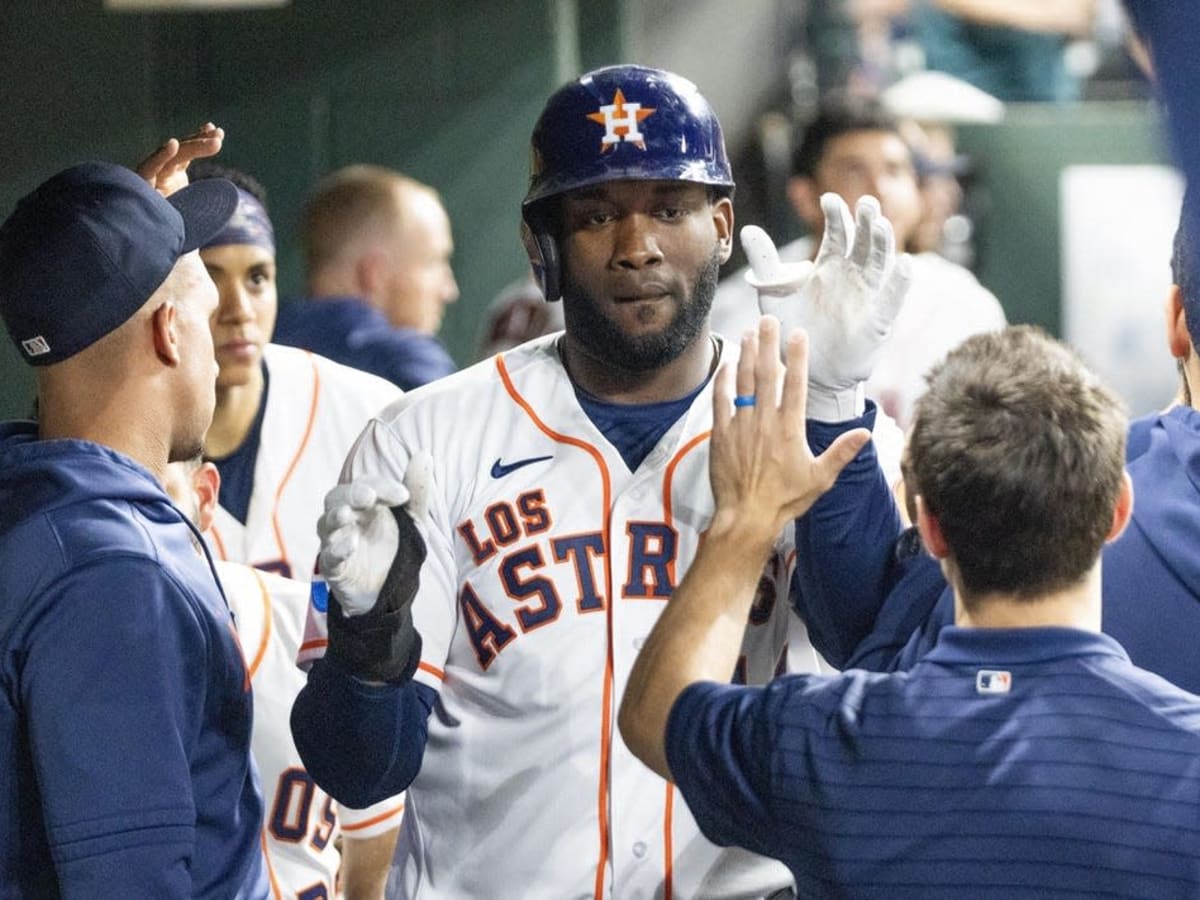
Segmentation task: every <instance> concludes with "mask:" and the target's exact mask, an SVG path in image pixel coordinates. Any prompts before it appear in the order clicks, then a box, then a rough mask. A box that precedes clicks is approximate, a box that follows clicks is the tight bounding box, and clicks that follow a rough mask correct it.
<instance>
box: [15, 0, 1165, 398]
mask: <svg viewBox="0 0 1200 900" xmlns="http://www.w3.org/2000/svg"><path fill="white" fill-rule="evenodd" d="M805 6H806V4H805V3H804V2H796V0H791V2H789V0H737V2H728V0H292V2H291V3H290V4H289V5H288V6H286V7H282V8H278V9H267V10H253V11H239V12H204V13H197V12H180V13H113V12H108V11H106V10H105V9H104V8H103V5H102V2H101V0H0V117H2V121H3V123H4V125H3V129H2V132H3V139H2V140H0V216H6V215H7V214H8V212H9V211H11V209H12V207H13V206H14V204H15V203H16V201H17V199H18V198H19V197H20V196H22V195H23V194H24V193H26V192H28V191H29V190H31V189H32V188H33V187H34V186H35V185H36V184H37V183H38V182H39V181H41V180H43V179H44V178H46V177H48V176H49V175H50V174H52V173H53V172H54V171H56V170H58V169H60V168H63V167H65V166H67V165H69V164H71V163H74V162H78V161H81V160H84V159H88V158H106V159H111V160H114V161H117V162H122V163H126V164H129V165H133V164H135V163H136V162H137V161H138V160H139V159H140V158H141V157H142V156H143V155H145V153H146V152H148V151H149V150H150V149H151V148H153V147H155V146H157V145H158V143H160V142H161V141H162V139H164V138H165V137H167V136H169V135H172V134H174V135H182V134H184V133H186V132H187V131H189V130H191V129H192V128H193V127H194V126H195V125H197V124H199V123H200V122H202V121H204V120H206V119H211V120H212V121H215V122H217V123H218V124H220V125H222V126H223V127H224V128H225V129H226V132H227V140H226V146H225V150H224V151H223V153H222V157H223V158H224V160H225V161H227V162H228V163H229V164H231V165H234V166H237V167H239V168H243V169H245V170H246V171H248V172H250V173H251V174H253V175H255V176H256V177H258V178H259V179H260V180H261V181H263V182H264V184H265V185H266V186H267V188H268V190H269V191H270V204H271V214H272V218H273V220H274V222H275V226H276V231H277V237H278V240H279V254H278V258H279V265H280V277H279V280H280V298H281V302H283V301H285V300H286V298H287V297H288V296H289V295H292V294H293V293H295V292H297V291H299V290H300V288H301V283H300V259H299V253H298V247H297V244H296V242H295V240H294V239H293V238H292V231H293V226H294V223H295V218H296V214H297V211H298V209H299V206H300V203H301V202H302V199H303V196H304V194H305V192H306V190H307V189H308V188H309V186H310V185H311V184H312V183H313V181H315V179H316V178H317V177H319V176H320V175H321V174H323V173H325V172H327V171H329V170H330V169H333V168H336V167H338V166H341V165H345V164H348V163H351V162H375V163H380V164H383V165H387V166H391V167H393V168H397V169H400V170H402V171H405V172H407V173H409V174H411V175H413V176H415V177H416V178H419V179H421V180H423V181H426V182H429V183H430V184H432V185H434V186H435V187H437V188H438V189H439V190H440V192H441V193H442V196H443V199H444V201H445V203H446V207H447V210H448V211H449V213H450V217H451V220H452V222H453V226H454V236H455V242H456V253H455V257H454V268H455V272H456V275H457V276H458V280H459V284H460V287H461V290H462V297H461V299H460V300H459V302H458V303H457V304H455V305H454V306H453V307H451V308H450V310H449V312H448V314H447V317H446V321H445V325H444V327H443V332H442V336H443V338H444V340H445V341H446V343H447V345H448V346H449V348H450V350H451V353H452V354H453V355H454V356H455V358H456V359H457V360H458V362H459V363H460V364H467V363H469V362H471V361H472V360H473V356H474V351H475V345H476V341H477V337H478V329H479V317H480V313H481V312H482V310H483V308H484V307H485V306H486V304H487V303H488V302H489V301H490V299H491V298H492V297H493V296H494V295H495V294H496V293H497V292H498V291H499V290H500V289H501V288H502V287H503V286H504V285H506V284H507V283H509V282H510V281H512V280H514V279H516V278H518V277H520V276H521V275H522V274H523V272H524V271H525V262H524V258H523V253H522V250H521V247H520V242H519V239H518V236H517V225H518V221H519V211H518V210H519V203H520V199H521V196H522V195H523V193H524V188H525V180H526V175H527V152H528V151H527V141H528V136H529V132H530V130H531V129H532V125H533V122H534V120H535V119H536V117H537V113H538V112H539V110H540V109H541V106H542V104H543V103H544V101H545V98H546V97H547V96H548V95H549V93H550V92H551V91H552V90H553V89H554V88H555V87H556V86H557V85H558V84H559V83H561V82H562V81H563V80H565V79H566V78H568V77H571V76H572V75H574V74H576V73H578V72H579V71H583V70H586V69H589V68H593V67H595V66H599V65H606V64H610V63H614V62H633V61H636V62H641V63H646V64H650V65H660V66H664V67H667V68H671V69H674V70H675V71H678V72H680V73H681V74H684V75H686V76H688V77H690V78H692V79H693V80H694V81H696V82H697V84H698V85H699V86H700V88H701V90H702V91H703V92H704V93H705V94H706V95H707V96H708V97H709V98H710V99H711V100H712V101H713V104H714V106H715V107H716V109H717V112H718V114H719V115H720V117H721V120H722V122H723V124H724V125H725V127H726V131H727V139H728V143H729V149H730V152H731V155H732V156H733V157H734V160H735V172H736V173H738V180H739V190H738V198H737V199H738V209H739V212H738V215H739V220H740V221H741V222H742V223H746V222H750V221H758V222H762V223H764V224H767V225H768V227H773V228H774V230H775V233H776V234H777V235H779V237H780V240H781V241H782V239H783V238H784V237H786V236H787V232H788V231H789V230H794V223H790V222H786V221H782V220H780V218H779V213H778V206H777V204H776V205H774V206H773V205H772V203H771V202H770V199H769V198H767V199H764V197H763V191H762V185H761V176H760V175H759V172H758V170H757V169H756V168H755V166H754V165H753V163H752V161H750V160H749V159H748V158H747V151H746V150H745V148H746V147H747V145H748V144H750V143H752V141H753V139H754V137H755V134H756V128H757V126H758V122H759V116H760V114H761V113H763V112H764V111H765V110H767V109H769V108H772V107H774V108H778V107H780V106H781V104H786V103H787V101H788V99H789V98H788V97H787V96H786V93H787V91H788V90H790V89H792V88H791V87H789V86H788V78H787V75H788V71H789V67H791V66H794V64H795V62H796V47H797V40H796V36H797V29H798V28H799V27H800V23H801V20H802V19H803V16H804V12H805ZM1158 129H1159V125H1158V121H1157V114H1156V111H1155V110H1154V109H1153V108H1152V106H1151V105H1150V104H1148V103H1119V104H1081V105H1078V106H1074V107H1053V108H1032V107H1028V108H1022V107H1012V108H1011V109H1010V111H1009V114H1008V116H1007V117H1006V120H1005V121H1004V122H1003V123H1002V124H999V125H995V126H986V127H985V126H975V127H972V128H970V129H965V130H963V132H962V133H961V145H962V147H963V148H964V149H966V150H968V151H970V152H971V153H972V154H973V155H974V156H975V158H976V160H977V161H978V162H979V164H980V175H979V177H980V179H981V181H982V183H983V184H985V185H990V186H991V187H992V188H993V189H992V190H991V197H992V200H991V201H990V203H989V211H988V218H987V220H986V223H985V227H984V229H983V231H982V233H981V243H980V246H979V266H978V269H979V275H980V278H981V280H982V281H983V282H984V283H985V284H986V285H987V286H988V287H990V288H991V289H992V290H993V291H994V292H995V293H996V294H997V296H999V298H1000V300H1001V302H1002V303H1003V304H1004V306H1005V309H1006V311H1007V313H1008V316H1009V318H1010V320H1012V321H1026V322H1036V323H1039V324H1042V325H1045V326H1046V327H1048V328H1050V329H1051V330H1052V331H1056V332H1057V330H1058V328H1059V325H1060V312H1059V294H1060V288H1059V263H1058V240H1059V238H1058V224H1057V223H1058V215H1057V188H1056V184H1057V177H1058V173H1059V171H1060V169H1061V168H1062V166H1064V165H1066V164H1070V163H1075V162H1088V163H1120V164H1127V163H1139V162H1155V161H1161V159H1162V157H1163V151H1162V150H1161V143H1160V140H1159V137H1158ZM773 210H774V213H773ZM1031 223H1035V224H1036V227H1030V225H1031ZM1165 264H1166V256H1165V248H1164V265H1165ZM1160 302H1161V298H1160V297H1157V296H1154V297H1148V298H1147V304H1148V306H1150V307H1152V309H1153V311H1154V314H1155V315H1157V314H1158V309H1159V306H1160ZM31 385H32V379H31V378H30V374H29V371H28V370H27V368H26V367H25V366H24V365H23V364H22V363H21V361H20V359H19V358H18V357H17V354H16V352H15V350H13V349H12V348H11V346H10V345H9V343H8V341H7V340H4V341H3V342H2V346H0V416H4V417H10V416H13V415H21V414H24V413H26V412H27V411H28V408H29V403H30V399H31V396H32V395H31Z"/></svg>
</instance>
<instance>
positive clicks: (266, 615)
mask: <svg viewBox="0 0 1200 900" xmlns="http://www.w3.org/2000/svg"><path fill="white" fill-rule="evenodd" d="M250 571H251V572H252V573H253V575H254V580H255V581H256V582H258V592H259V595H260V596H261V597H262V605H263V629H262V636H261V637H260V638H259V639H258V649H257V650H255V651H254V659H253V660H252V661H251V662H250V677H251V678H253V677H254V673H255V672H257V671H258V667H259V665H261V664H262V661H263V657H264V656H266V654H267V642H268V641H270V639H271V594H270V592H269V591H268V590H267V585H266V582H264V581H263V580H262V576H261V575H259V574H258V569H251V570H250Z"/></svg>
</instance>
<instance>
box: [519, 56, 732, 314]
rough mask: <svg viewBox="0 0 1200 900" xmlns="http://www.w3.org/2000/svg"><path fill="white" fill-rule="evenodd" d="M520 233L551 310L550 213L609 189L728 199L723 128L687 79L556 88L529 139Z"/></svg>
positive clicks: (613, 75) (604, 72)
mask: <svg viewBox="0 0 1200 900" xmlns="http://www.w3.org/2000/svg"><path fill="white" fill-rule="evenodd" d="M531 150H532V160H531V164H530V175H529V192H528V193H527V194H526V195H525V200H524V201H523V202H522V204H521V215H522V218H523V220H524V225H525V227H524V228H523V230H522V233H523V235H524V238H525V245H526V249H527V250H528V251H529V259H530V262H531V264H532V265H533V270H534V274H535V276H537V279H538V281H539V283H540V286H541V288H542V293H543V294H544V295H545V297H546V299H547V300H558V299H559V297H560V296H561V292H560V289H559V288H560V281H559V261H558V245H557V242H556V235H555V231H556V227H555V223H554V216H553V209H554V206H553V204H552V203H550V202H548V201H552V200H553V198H555V197H557V196H559V195H560V194H563V193H565V192H567V191H572V190H575V189H576V188H581V187H587V186H588V185H593V184H600V183H602V182H606V181H623V180H629V179H632V180H638V181H651V180H661V181H692V182H696V183H697V184H707V185H712V186H713V187H715V188H718V189H721V190H722V191H723V192H724V193H726V194H729V193H732V192H733V173H732V171H731V170H730V168H729V158H728V157H727V156H726V155H725V138H724V136H723V135H722V134H721V124H720V122H718V121H717V116H716V114H715V113H714V112H713V110H712V107H711V106H709V103H708V101H707V100H705V99H704V97H703V96H701V94H700V91H699V90H697V89H696V86H695V85H694V84H692V83H691V82H690V81H688V80H687V79H686V78H681V77H680V76H678V75H674V74H672V73H671V72H664V71H663V70H661V69H648V68H646V67H644V66H609V67H608V68H604V69H596V70H595V71H593V72H588V73H587V74H586V75H582V76H580V77H579V78H578V79H577V80H575V81H572V82H570V83H569V84H566V85H564V86H563V87H561V88H559V89H558V90H557V91H556V92H555V93H554V94H553V95H552V96H551V97H550V99H549V100H548V101H547V102H546V108H545V109H543V110H542V114H541V116H540V117H539V118H538V122H537V125H535V126H534V129H533V139H532V147H531Z"/></svg>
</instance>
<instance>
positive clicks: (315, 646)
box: [300, 638, 329, 650]
mask: <svg viewBox="0 0 1200 900" xmlns="http://www.w3.org/2000/svg"><path fill="white" fill-rule="evenodd" d="M328 646H329V638H315V639H314V640H311V641H305V642H304V643H303V644H301V645H300V649H301V650H320V649H321V648H323V647H328Z"/></svg>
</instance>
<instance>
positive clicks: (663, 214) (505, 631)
mask: <svg viewBox="0 0 1200 900" xmlns="http://www.w3.org/2000/svg"><path fill="white" fill-rule="evenodd" d="M533 165H534V169H533V177H532V180H531V183H530V189H529V193H528V195H527V197H526V200H525V202H524V206H523V215H524V221H525V226H526V240H527V245H528V247H529V248H530V252H531V257H532V260H533V262H534V266H535V270H536V272H537V273H538V275H539V278H540V280H541V284H542V287H543V292H544V294H545V296H546V297H547V298H548V299H550V300H558V299H559V298H561V299H562V301H563V311H564V314H565V323H566V328H565V332H564V333H561V334H554V335H549V336H546V337H543V338H539V339H535V340H534V341H531V342H529V343H526V344H524V345H522V346H520V347H517V348H515V349H513V350H510V351H508V352H506V353H504V354H501V355H499V356H497V357H495V358H493V359H489V360H486V361H484V362H481V363H479V364H477V365H475V366H473V367H471V368H470V369H467V370H465V371H463V372H460V373H458V374H456V375H452V376H450V377H448V378H446V379H443V380H441V381H438V382H435V383H433V384H431V385H427V386H425V387H423V388H421V389H419V390H417V391H414V392H412V393H410V394H408V395H406V396H405V398H404V399H403V400H402V401H400V402H399V403H397V404H395V405H393V406H392V407H390V408H389V409H388V411H387V412H386V413H385V414H384V415H382V416H380V417H379V418H377V419H375V420H373V421H372V422H371V423H370V425H368V427H367V429H366V430H365V431H364V433H363V434H362V436H361V437H360V438H359V440H358V443H357V444H356V445H355V447H354V449H353V450H352V451H351V453H350V456H349V458H348V460H347V463H346V467H345V470H344V472H343V484H342V485H340V486H339V487H338V488H335V489H334V491H332V492H331V493H330V495H329V497H327V499H326V509H327V512H326V514H325V515H324V516H323V517H322V519H321V523H320V529H321V531H322V534H323V541H322V548H323V549H322V554H321V567H322V570H323V572H324V574H325V577H326V578H327V579H328V581H329V584H330V585H331V586H332V588H333V591H332V592H331V593H332V596H328V597H327V596H323V595H322V594H321V591H320V585H318V586H317V589H316V590H315V592H314V597H315V599H316V601H317V603H318V604H324V603H328V613H329V615H328V627H329V638H328V647H327V650H326V655H325V657H324V658H323V659H318V660H317V661H316V662H314V663H313V666H312V670H311V673H310V676H309V681H308V684H307V686H306V687H305V689H304V690H303V691H301V694H300V696H299V697H298V698H297V702H296V705H295V707H294V709H293V713H292V726H293V734H294V736H295V738H296V744H297V747H298V748H299V750H300V753H301V757H302V758H303V759H304V760H305V764H306V765H307V766H308V769H309V771H310V773H312V774H313V776H314V777H315V778H316V779H317V781H318V783H320V784H322V785H323V786H324V787H326V789H327V790H329V791H330V793H332V794H333V795H334V796H335V797H338V798H339V799H342V800H345V801H346V802H349V803H352V804H356V803H363V802H368V801H370V800H373V799H377V797H378V796H379V795H380V794H381V793H387V792H390V791H395V790H398V789H400V788H401V787H404V786H407V785H409V783H410V782H411V787H410V789H409V793H408V807H407V810H406V814H405V821H404V825H403V827H402V829H401V836H400V841H399V844H398V847H397V856H396V868H395V871H394V883H393V884H392V896H395V897H401V898H411V897H421V898H436V897H466V896H473V897H485V896H486V897H489V898H497V900H504V898H517V897H520V898H541V897H545V898H556V900H558V898H562V897H596V898H600V897H620V898H637V897H667V898H670V897H712V898H717V897H764V896H773V895H775V894H777V893H778V892H783V893H782V895H783V896H790V895H791V893H790V892H791V878H790V876H789V874H788V873H787V872H786V870H784V869H783V868H782V867H781V866H780V865H778V864H777V863H774V862H771V861H768V860H766V859H764V858H761V857H756V856H754V855H752V854H749V853H746V852H743V851H740V850H736V849H723V848H718V847H716V846H714V845H713V844H711V843H709V842H708V841H706V840H705V839H704V838H703V837H702V836H701V835H700V833H699V831H698V830H697V828H696V824H695V822H694V820H693V818H692V816H691V813H690V812H689V811H688V808H687V806H686V804H684V803H683V802H682V801H681V800H680V798H679V797H678V795H677V794H676V792H675V789H674V788H673V787H672V786H671V785H669V784H668V783H667V782H665V781H663V780H662V779H661V778H659V777H658V776H657V775H655V774H654V773H652V772H651V771H650V770H649V769H647V768H646V767H645V766H643V765H642V764H641V763H639V762H638V761H637V760H635V759H634V758H633V757H632V755H631V754H630V753H629V751H628V749H627V748H626V747H625V746H624V744H623V743H622V742H621V740H620V739H619V738H618V736H617V734H616V729H615V703H616V701H617V699H618V698H619V697H620V694H621V692H622V691H623V690H624V686H625V680H626V677H627V675H628V672H629V669H630V666H631V665H632V663H633V660H634V658H635V656H636V655H637V652H638V650H639V649H640V648H641V646H642V643H643V641H644V639H645V636H646V635H647V634H648V632H649V630H650V628H651V627H652V626H653V624H654V622H655V620H656V619H657V618H658V616H659V614H660V612H661V611H662V609H663V607H664V605H665V604H666V602H667V600H668V599H669V598H670V595H671V591H672V589H673V587H674V585H675V584H676V582H677V580H678V578H679V577H681V576H682V574H683V572H684V571H686V569H687V567H688V566H689V564H690V562H691V559H692V557H693V555H694V554H695V552H696V548H697V546H698V544H699V542H700V538H701V535H702V533H703V532H704V531H705V529H707V528H708V526H709V522H710V519H711V515H712V510H713V501H712V493H711V489H710V487H709V477H708V435H709V431H710V428H711V407H712V401H711V386H710V381H711V375H712V373H713V371H714V370H715V369H716V367H717V366H718V365H719V364H720V362H721V361H722V359H723V358H726V357H727V356H728V355H729V353H730V351H731V349H732V348H731V347H729V346H728V345H727V344H726V343H725V342H723V341H722V340H721V339H719V338H717V337H715V336H714V335H712V334H711V333H710V331H709V327H708V310H709V305H710V303H711V299H712V294H713V291H714V289H715V285H716V279H717V270H718V267H719V265H720V264H721V263H722V262H723V261H724V260H725V259H727V258H728V256H729V253H730V242H731V240H732V238H733V211H732V204H731V202H730V194H731V192H732V190H733V179H732V175H731V172H730V167H729V163H728V160H727V158H726V155H725V149H724V144H723V139H722V135H721V130H720V125H719V123H718V122H717V119H716V117H715V115H714V114H713V112H712V110H711V108H710V107H709V105H708V103H707V101H706V100H705V99H704V98H703V97H702V96H701V95H700V94H699V92H698V91H697V90H696V88H695V86H694V85H692V84H691V83H690V82H688V81H686V80H684V79H682V78H679V77H678V76H675V75H672V74H670V73H667V72H662V71H658V70H654V69H647V68H642V67H637V66H617V67H611V68H606V69H600V70H597V71H594V72H591V73H589V74H587V75H584V76H582V77H581V78H579V79H578V80H577V81H574V82H571V83H569V84H567V85H566V86H564V87H563V88H561V89H560V90H559V91H558V92H556V93H555V94H554V95H553V96H552V97H551V98H550V100H549V102H548V103H547V105H546V108H545V110H544V111H543V113H542V115H541V118H540V120H539V122H538V124H537V126H536V128H535V131H534V135H533ZM863 222H864V224H865V225H866V227H865V228H863V229H860V231H859V234H860V237H861V241H860V242H859V243H858V244H856V245H855V246H856V252H855V253H854V254H852V256H851V257H850V258H845V257H844V256H843V258H842V262H843V263H844V264H845V265H846V266H849V267H851V268H853V269H855V271H856V272H857V273H858V274H859V275H863V274H864V273H865V272H866V271H867V270H870V271H871V273H872V277H871V278H860V279H859V284H860V285H866V284H868V283H869V284H871V285H873V286H874V288H878V287H879V284H880V280H881V278H880V277H874V276H878V275H880V274H881V273H880V272H878V271H876V269H879V267H880V266H881V265H882V264H883V262H884V260H885V258H886V257H888V255H889V251H890V240H891V232H890V226H888V225H887V223H886V222H884V221H883V220H882V219H881V218H879V215H878V206H877V205H875V206H874V207H870V208H866V209H865V210H864V219H863ZM842 250H843V253H844V251H845V247H843V248H842ZM868 250H869V251H870V253H868ZM831 252H832V251H831ZM868 257H869V258H868ZM863 289H864V290H865V289H866V288H865V287H864V288H863ZM893 312H894V310H893ZM852 392H853V391H852ZM859 395H860V396H861V389H860V388H859ZM831 399H838V398H831ZM405 504H407V506H406V511H399V510H397V511H395V512H393V511H392V510H389V509H386V508H385V507H386V506H392V507H397V506H403V505H405ZM791 553H792V547H791V543H790V540H789V539H788V537H787V535H784V536H781V538H780V540H779V541H778V542H777V545H776V546H775V548H774V552H773V554H772V559H771V562H770V563H769V564H768V567H767V570H766V572H765V574H764V580H763V583H762V584H761V585H760V592H759V597H758V602H756V603H755V604H754V606H753V609H752V612H751V614H750V616H749V621H748V622H747V623H746V627H745V633H744V635H743V638H742V645H741V653H740V654H739V658H738V662H737V664H736V666H735V668H734V671H731V672H730V673H729V674H730V676H732V677H734V678H736V679H738V680H743V681H748V682H757V683H761V682H764V681H766V680H768V679H770V678H771V677H772V676H773V675H774V674H775V673H776V671H777V670H778V669H780V668H781V667H782V665H783V661H784V656H785V650H786V648H785V642H786V638H787V634H788V628H787V626H788V619H789V613H788V609H787V606H788V604H787V603H786V602H783V600H782V598H784V597H786V589H787V582H788V573H789V569H790V556H791ZM418 573H419V586H418ZM800 639H801V640H803V637H802V636H801V638H800ZM803 649H804V652H803V653H799V654H797V653H795V652H793V657H799V658H802V659H805V661H806V665H807V668H808V669H810V670H811V669H812V668H814V667H815V666H816V658H815V655H814V654H813V653H812V650H811V648H807V647H805V648H803ZM792 650H793V651H795V650H796V648H795V647H793V648H792Z"/></svg>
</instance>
